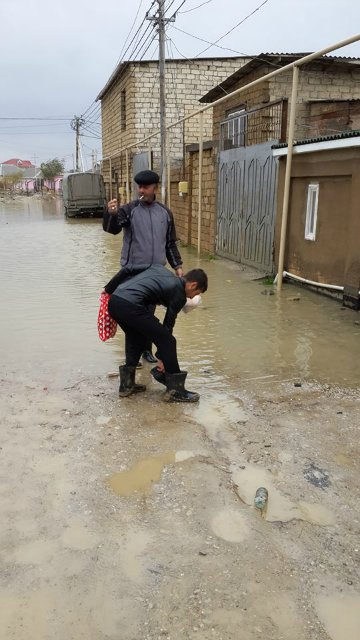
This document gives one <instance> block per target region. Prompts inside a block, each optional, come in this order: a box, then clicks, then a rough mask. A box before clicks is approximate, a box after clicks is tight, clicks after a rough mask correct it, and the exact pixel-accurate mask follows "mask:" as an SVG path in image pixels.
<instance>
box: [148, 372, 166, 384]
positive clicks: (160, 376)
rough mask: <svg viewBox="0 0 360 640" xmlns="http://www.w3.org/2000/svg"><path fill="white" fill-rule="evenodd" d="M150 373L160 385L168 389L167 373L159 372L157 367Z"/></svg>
mask: <svg viewBox="0 0 360 640" xmlns="http://www.w3.org/2000/svg"><path fill="white" fill-rule="evenodd" d="M150 373H151V375H152V377H153V378H154V380H156V382H160V384H164V385H165V387H166V380H165V373H164V372H163V371H159V369H158V368H157V367H153V368H152V369H150Z"/></svg>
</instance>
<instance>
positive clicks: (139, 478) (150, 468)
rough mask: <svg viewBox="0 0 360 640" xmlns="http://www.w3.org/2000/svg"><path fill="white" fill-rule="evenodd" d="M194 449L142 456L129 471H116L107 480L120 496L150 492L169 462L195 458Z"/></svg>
mask: <svg viewBox="0 0 360 640" xmlns="http://www.w3.org/2000/svg"><path fill="white" fill-rule="evenodd" d="M195 455H197V454H195V453H194V452H193V451H176V452H175V453H174V452H170V453H163V454H161V455H159V456H154V457H153V458H142V459H141V460H138V462H136V464H134V466H133V467H131V469H128V470H127V471H120V472H119V473H114V474H113V475H112V476H110V478H108V480H107V482H108V484H109V485H110V487H111V489H112V490H113V491H114V492H115V493H117V495H118V496H123V497H125V498H126V497H128V496H131V495H132V494H133V493H142V494H145V495H146V494H148V493H150V491H151V489H152V486H153V484H156V483H157V482H159V480H160V478H161V474H162V471H163V469H164V468H165V467H166V466H167V465H168V464H174V463H175V462H184V461H185V460H189V459H190V458H193V457H194V456H195Z"/></svg>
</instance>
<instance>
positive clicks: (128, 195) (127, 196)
mask: <svg viewBox="0 0 360 640" xmlns="http://www.w3.org/2000/svg"><path fill="white" fill-rule="evenodd" d="M125 172H126V173H125V180H126V202H129V200H130V185H129V150H128V149H125Z"/></svg>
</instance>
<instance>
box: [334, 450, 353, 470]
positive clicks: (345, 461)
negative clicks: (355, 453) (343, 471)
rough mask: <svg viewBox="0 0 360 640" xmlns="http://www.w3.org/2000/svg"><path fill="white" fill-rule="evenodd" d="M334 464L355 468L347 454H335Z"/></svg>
mask: <svg viewBox="0 0 360 640" xmlns="http://www.w3.org/2000/svg"><path fill="white" fill-rule="evenodd" d="M333 460H334V462H337V464H341V466H343V467H353V466H354V462H353V460H352V458H350V456H347V455H346V454H345V453H335V454H334V456H333Z"/></svg>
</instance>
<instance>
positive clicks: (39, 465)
mask: <svg viewBox="0 0 360 640" xmlns="http://www.w3.org/2000/svg"><path fill="white" fill-rule="evenodd" d="M0 229H1V234H0V260H1V275H2V277H1V285H0V288H1V299H2V300H3V301H6V304H5V305H4V304H3V309H4V308H5V309H6V312H5V313H4V312H3V313H2V314H1V316H0V323H1V325H2V327H1V328H2V331H1V332H0V351H1V362H2V375H1V391H2V393H1V400H0V420H1V424H2V442H1V448H0V456H1V461H2V464H1V471H0V476H1V521H2V523H3V526H2V528H1V532H0V562H1V571H0V640H35V639H36V640H45V639H46V640H48V638H52V639H55V640H63V638H67V639H69V640H79V639H82V638H84V639H85V638H86V640H89V639H91V640H108V639H114V640H140V639H141V640H159V639H161V640H162V639H163V638H165V639H169V640H182V639H188V638H189V639H193V638H194V639H195V638H199V639H200V640H208V639H209V640H210V638H211V639H215V640H238V638H241V640H258V639H260V638H267V639H269V640H308V639H309V640H328V639H329V638H330V639H331V640H345V638H346V640H359V637H360V636H359V634H360V632H359V629H360V614H359V611H360V590H359V543H358V540H359V528H360V526H359V525H360V523H359V515H358V504H359V498H360V491H359V472H360V469H359V437H358V436H359V434H358V431H359V418H358V416H359V408H360V407H359V404H360V398H359V392H358V386H359V378H360V365H359V333H360V325H359V324H358V316H357V314H355V313H354V312H351V311H349V310H342V307H341V305H340V304H339V303H338V302H336V301H333V300H329V299H327V298H324V297H321V296H318V295H316V294H315V293H312V292H308V291H306V290H304V289H299V288H296V287H294V286H293V285H286V286H285V287H284V291H283V293H282V295H281V297H279V296H277V295H276V294H275V295H265V294H263V292H264V291H270V290H271V287H270V288H269V287H268V286H267V285H264V284H263V283H262V282H260V281H258V280H254V277H255V278H256V277H259V276H258V274H256V273H254V272H252V271H250V270H248V269H245V270H244V269H242V268H241V267H240V266H239V265H235V264H233V263H231V262H227V261H222V260H206V259H204V260H198V258H197V257H196V254H195V253H194V252H192V251H191V250H188V249H183V250H182V253H183V257H184V261H185V267H186V268H192V267H194V266H197V265H201V266H202V267H203V268H204V269H205V270H206V271H207V272H208V274H209V291H208V293H206V294H205V295H204V296H203V302H202V305H201V306H200V307H199V308H198V309H196V310H195V311H193V312H191V313H190V314H187V315H185V314H180V317H179V320H178V322H177V324H176V331H175V333H176V336H177V340H178V347H179V356H180V361H181V365H182V367H183V368H186V369H188V371H189V384H188V388H190V389H193V390H194V391H199V392H200V393H201V401H200V403H199V405H194V406H190V405H169V404H166V403H164V402H162V396H163V389H162V388H161V387H160V385H157V384H156V383H155V382H154V381H153V380H151V379H150V376H149V372H148V369H149V366H148V365H144V367H143V370H142V371H140V372H139V374H138V375H139V378H140V380H141V381H143V382H145V383H146V384H147V385H148V390H147V392H146V393H145V394H141V397H136V398H123V399H119V398H118V397H117V394H116V390H117V384H118V380H117V378H116V377H115V378H114V377H109V376H108V374H109V373H110V372H116V369H117V366H118V364H119V362H121V361H122V358H123V340H122V336H121V335H120V334H119V335H118V336H117V337H116V338H115V339H114V340H113V341H110V342H109V343H106V344H103V343H101V342H100V341H99V339H98V337H97V332H96V316H97V309H98V295H99V292H100V291H101V288H102V286H103V284H104V283H105V282H106V281H107V279H109V278H110V277H111V275H113V273H114V272H115V271H116V270H117V267H118V257H119V251H120V242H121V239H120V237H119V236H118V237H112V236H110V235H108V234H105V233H104V232H103V231H102V228H101V222H100V221H99V220H73V221H67V220H65V219H64V217H63V213H62V209H61V203H60V201H58V200H53V199H51V198H49V199H43V200H41V199H40V198H38V199H37V198H29V199H26V198H21V199H20V198H19V199H16V200H15V201H14V202H11V203H10V204H8V203H7V204H5V203H2V204H1V203H0ZM299 298H300V299H299ZM161 313H162V312H161V311H160V315H161ZM295 384H298V385H301V386H295ZM259 486H266V487H267V489H268V491H269V500H268V504H267V507H266V509H264V511H263V512H259V511H258V510H256V509H255V508H254V506H253V497H254V495H255V491H256V489H257V488H258V487H259Z"/></svg>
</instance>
